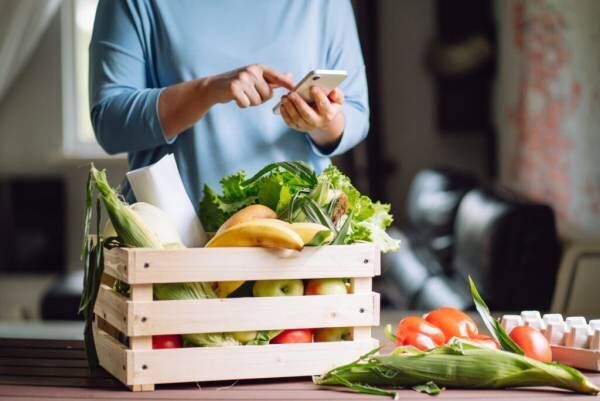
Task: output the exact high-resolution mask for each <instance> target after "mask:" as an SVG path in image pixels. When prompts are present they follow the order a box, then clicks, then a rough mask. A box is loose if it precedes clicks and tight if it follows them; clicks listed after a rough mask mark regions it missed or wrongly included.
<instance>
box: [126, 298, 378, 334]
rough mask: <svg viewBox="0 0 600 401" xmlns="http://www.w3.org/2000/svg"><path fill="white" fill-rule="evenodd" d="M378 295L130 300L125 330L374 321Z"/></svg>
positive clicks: (183, 330) (161, 331)
mask: <svg viewBox="0 0 600 401" xmlns="http://www.w3.org/2000/svg"><path fill="white" fill-rule="evenodd" d="M376 300H378V298H377V296H376V294H373V293H365V294H354V295H312V296H288V297H256V298H225V299H201V300H191V301H187V300H186V301H182V300H179V301H153V302H132V303H131V304H130V307H131V312H132V313H131V315H130V316H132V318H131V319H129V326H128V328H127V334H128V335H133V336H140V335H155V334H188V333H215V332H216V333H218V332H224V331H225V332H227V331H246V330H270V329H289V328H316V327H346V326H348V327H351V326H371V325H373V324H376V323H377V322H378V319H379V317H378V316H375V315H374V310H375V306H374V304H375V301H376Z"/></svg>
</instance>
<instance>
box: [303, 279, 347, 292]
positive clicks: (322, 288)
mask: <svg viewBox="0 0 600 401" xmlns="http://www.w3.org/2000/svg"><path fill="white" fill-rule="evenodd" d="M347 293H348V290H347V288H346V282H345V280H344V279H342V278H319V279H313V280H310V281H309V282H308V284H307V285H306V289H305V290H304V295H342V294H347Z"/></svg>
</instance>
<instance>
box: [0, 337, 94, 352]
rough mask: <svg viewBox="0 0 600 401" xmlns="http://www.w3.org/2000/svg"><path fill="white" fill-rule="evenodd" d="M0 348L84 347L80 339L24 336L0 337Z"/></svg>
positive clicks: (73, 348) (68, 348)
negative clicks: (30, 337) (50, 338)
mask: <svg viewBox="0 0 600 401" xmlns="http://www.w3.org/2000/svg"><path fill="white" fill-rule="evenodd" d="M0 348H28V349H31V348H44V349H63V350H77V349H80V350H82V349H85V346H84V345H83V342H82V341H81V340H47V339H29V338H27V339H25V338H0Z"/></svg>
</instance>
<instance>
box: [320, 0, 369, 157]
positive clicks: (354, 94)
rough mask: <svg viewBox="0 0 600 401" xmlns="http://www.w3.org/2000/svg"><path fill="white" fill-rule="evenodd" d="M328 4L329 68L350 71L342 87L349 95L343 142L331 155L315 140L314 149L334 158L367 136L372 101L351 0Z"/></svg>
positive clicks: (346, 96) (327, 40)
mask: <svg viewBox="0 0 600 401" xmlns="http://www.w3.org/2000/svg"><path fill="white" fill-rule="evenodd" d="M327 3H328V7H329V8H328V10H327V19H326V21H325V23H326V24H327V30H326V35H327V38H326V43H327V55H326V62H327V68H329V69H335V70H346V71H347V72H348V78H346V80H345V81H344V82H343V83H342V84H341V85H340V89H342V91H343V92H344V96H345V100H344V105H343V110H344V117H345V127H344V132H343V134H342V138H341V140H340V142H339V143H338V145H337V146H336V147H335V148H334V149H333V150H332V151H331V152H329V153H323V152H322V150H321V149H319V147H317V146H316V145H315V144H314V143H313V142H312V141H311V147H312V149H313V151H314V152H315V153H316V154H317V155H319V156H328V157H332V156H337V155H340V154H342V153H344V152H346V151H348V150H350V149H352V148H353V147H354V146H356V145H357V144H358V143H360V142H361V141H362V140H363V139H365V137H366V136H367V133H368V131H369V100H368V91H367V78H366V74H365V65H364V61H363V56H362V51H361V48H360V42H359V40H358V32H357V30H356V22H355V20H354V13H353V11H352V5H351V3H350V1H349V0H348V1H343V2H340V1H329V2H327Z"/></svg>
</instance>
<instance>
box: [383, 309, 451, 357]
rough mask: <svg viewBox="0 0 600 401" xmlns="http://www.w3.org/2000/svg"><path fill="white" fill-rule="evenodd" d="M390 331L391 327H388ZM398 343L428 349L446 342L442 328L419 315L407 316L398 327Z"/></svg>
mask: <svg viewBox="0 0 600 401" xmlns="http://www.w3.org/2000/svg"><path fill="white" fill-rule="evenodd" d="M388 331H389V329H388ZM395 340H396V344H398V345H412V346H415V347H417V348H418V349H420V350H427V349H431V348H434V347H437V346H439V345H442V344H444V343H445V337H444V333H443V332H442V330H440V329H439V328H438V327H436V326H434V325H433V324H431V323H429V322H427V321H425V320H424V319H423V318H420V317H418V316H407V317H405V318H404V319H402V320H400V322H399V323H398V326H397V327H396V335H395Z"/></svg>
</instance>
